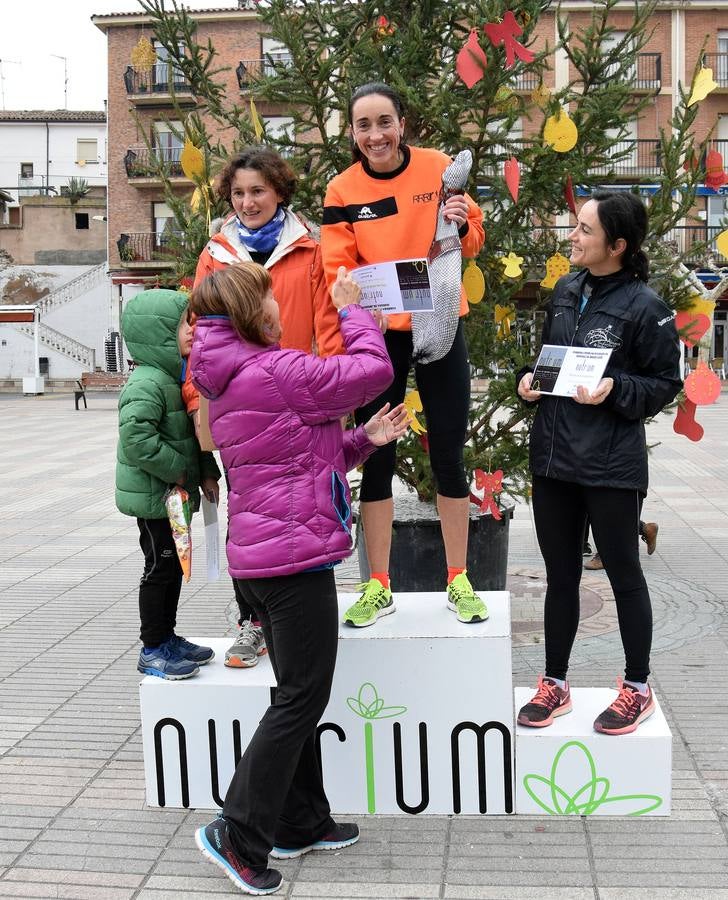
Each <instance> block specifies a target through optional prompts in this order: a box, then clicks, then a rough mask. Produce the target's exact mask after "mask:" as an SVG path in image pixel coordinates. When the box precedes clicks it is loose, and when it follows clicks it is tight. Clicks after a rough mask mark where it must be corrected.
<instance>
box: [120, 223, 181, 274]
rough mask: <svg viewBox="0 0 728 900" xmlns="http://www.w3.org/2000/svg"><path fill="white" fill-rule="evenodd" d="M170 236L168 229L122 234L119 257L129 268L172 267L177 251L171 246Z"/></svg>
mask: <svg viewBox="0 0 728 900" xmlns="http://www.w3.org/2000/svg"><path fill="white" fill-rule="evenodd" d="M173 233H174V232H173ZM178 236H179V235H178ZM170 237H171V235H170V233H169V232H166V231H165V232H162V233H161V234H160V233H157V232H153V231H152V232H150V231H137V232H131V233H126V234H121V235H119V240H118V241H117V242H116V247H117V249H118V251H119V259H120V260H121V262H122V264H123V265H124V266H125V267H126V268H127V269H149V268H153V269H171V268H173V267H174V260H175V256H176V253H175V250H174V249H173V247H171V246H170Z"/></svg>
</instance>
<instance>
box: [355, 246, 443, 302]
mask: <svg viewBox="0 0 728 900" xmlns="http://www.w3.org/2000/svg"><path fill="white" fill-rule="evenodd" d="M351 277H352V278H353V279H354V281H355V282H356V283H357V284H358V285H359V287H360V288H361V305H362V306H363V307H364V309H370V310H374V309H379V310H381V311H382V312H384V313H403V312H404V313H410V312H432V309H433V306H432V289H431V287H430V271H429V266H428V263H427V260H426V259H397V260H394V261H392V262H384V263H374V264H373V265H371V266H360V267H359V268H358V269H352V270H351Z"/></svg>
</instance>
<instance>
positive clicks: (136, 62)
mask: <svg viewBox="0 0 728 900" xmlns="http://www.w3.org/2000/svg"><path fill="white" fill-rule="evenodd" d="M156 61H157V51H156V50H155V49H154V47H153V46H152V44H151V43H150V41H149V40H148V39H147V38H145V37H144V35H142V36H141V37H140V38H139V43H138V44H137V45H136V46H135V47H134V49H133V50H132V51H131V66H132V68H133V69H134V71H135V72H139V73H144V72H149V71H151V68H152V66H153V65H154V64H155V63H156Z"/></svg>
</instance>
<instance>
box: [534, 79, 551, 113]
mask: <svg viewBox="0 0 728 900" xmlns="http://www.w3.org/2000/svg"><path fill="white" fill-rule="evenodd" d="M550 99H551V89H550V88H547V87H546V85H545V84H544V83H543V82H541V84H539V86H538V87H537V88H534V89H533V90H532V91H531V100H533V102H534V103H535V104H536V106H538V107H539V108H540V109H546V107H547V106H548V105H549V100H550Z"/></svg>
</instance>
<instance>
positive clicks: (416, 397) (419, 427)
mask: <svg viewBox="0 0 728 900" xmlns="http://www.w3.org/2000/svg"><path fill="white" fill-rule="evenodd" d="M404 408H405V409H406V410H407V414H408V415H409V427H410V428H411V429H412V431H414V433H415V434H425V432H426V431H427V429H426V428H425V426H424V425H423V424H422V423H421V422H420V420H419V419H418V418H417V416H416V413H418V412H422V400H421V399H420V392H419V391H410V392H409V393H408V394H407V395H406V396H405V398H404Z"/></svg>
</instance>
